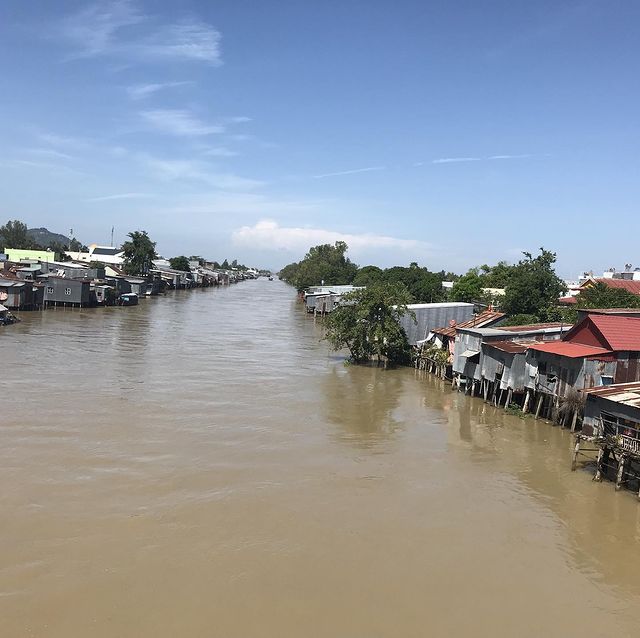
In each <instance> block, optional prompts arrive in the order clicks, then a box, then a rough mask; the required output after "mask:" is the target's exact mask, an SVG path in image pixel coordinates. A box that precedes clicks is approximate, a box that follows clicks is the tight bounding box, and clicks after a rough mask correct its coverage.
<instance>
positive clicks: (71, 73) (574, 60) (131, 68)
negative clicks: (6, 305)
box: [0, 0, 640, 277]
mask: <svg viewBox="0 0 640 638" xmlns="http://www.w3.org/2000/svg"><path fill="white" fill-rule="evenodd" d="M639 23H640V3H638V2H631V1H627V2H622V1H617V0H602V1H595V0H592V1H582V2H572V1H565V2H559V1H544V0H539V1H537V2H524V1H518V0H508V1H507V0H505V1H493V2H492V1H487V2H477V1H475V0H470V1H466V2H465V1H459V2H429V1H418V0H416V1H413V0H404V1H400V2H393V3H392V2H382V1H380V0H368V1H366V2H365V1H358V0H352V1H348V2H344V1H337V0H323V1H322V2H311V1H310V2H301V1H299V0H297V1H289V0H280V1H278V2H274V1H271V2H269V1H266V0H265V1H262V2H255V1H254V2H248V1H246V0H232V1H231V0H229V1H222V0H221V1H218V2H210V1H195V0H191V1H189V0H186V1H183V2H180V3H177V2H162V1H155V2H143V1H134V0H116V1H112V2H109V1H103V2H99V3H96V4H93V3H83V2H71V1H61V0H58V1H57V2H55V3H54V2H45V1H40V2H36V1H24V0H20V1H18V0H5V1H4V2H3V3H2V6H1V7H0V71H1V72H0V95H2V100H0V116H1V117H0V142H1V147H0V164H1V165H2V171H1V172H0V220H1V221H2V222H4V221H5V220H6V219H13V218H19V219H23V220H24V221H26V222H27V223H28V224H29V226H46V227H48V228H49V229H51V230H55V231H58V232H65V233H66V232H67V231H68V229H70V228H73V229H74V232H75V234H76V236H77V237H78V238H80V239H81V240H82V241H84V242H85V243H91V242H99V243H107V242H108V241H109V237H110V232H111V227H112V226H115V229H116V231H115V232H116V242H121V241H123V240H124V238H125V234H126V233H127V232H128V231H129V230H135V229H146V230H147V231H148V232H149V234H150V235H151V236H152V238H154V239H155V240H156V241H157V243H158V250H159V252H161V253H163V254H164V255H166V256H170V255H175V254H182V253H185V254H193V253H197V254H202V255H205V256H208V257H212V258H216V259H223V258H225V257H227V258H229V259H231V258H233V257H237V258H239V259H240V260H241V261H246V262H250V263H255V264H257V265H265V266H271V267H277V266H281V265H283V264H284V263H287V262H289V261H292V260H293V259H299V258H300V257H301V256H302V255H303V254H304V252H305V251H306V249H307V248H308V247H309V246H311V245H314V244H317V243H323V242H325V241H335V240H336V239H345V240H346V241H347V242H348V243H349V245H350V246H351V251H350V252H351V256H352V258H353V259H354V260H355V261H357V262H358V263H360V264H363V265H364V264H366V263H376V264H379V265H392V264H397V263H404V264H408V263H409V262H410V261H418V262H420V263H421V264H424V265H427V266H428V267H430V268H432V269H436V270H439V269H441V268H444V269H447V270H449V269H453V270H456V271H464V270H466V268H468V267H470V266H473V265H476V264H480V263H494V262H496V261H498V260H500V259H507V260H509V261H514V260H517V258H518V256H519V253H520V251H522V250H531V251H535V250H536V249H537V248H538V247H539V246H545V247H546V248H549V249H551V250H554V251H556V252H557V253H558V270H559V272H560V274H562V275H564V276H567V277H575V276H577V274H578V272H579V271H580V270H582V269H591V268H592V269H594V270H596V271H601V270H602V269H604V268H606V267H608V266H612V265H616V266H619V267H620V266H622V265H623V264H624V263H625V262H632V263H635V262H634V260H636V255H637V254H638V249H637V231H638V230H639V223H638V215H637V206H638V202H639V201H640V197H639V195H640V179H639V177H640V176H639V171H638V168H639V157H638V148H639V144H638V143H639V141H640V119H639V118H638V98H639V97H640V88H639V84H638V80H637V69H638V67H639V64H638V63H639V62H640V60H639V58H640V55H639V54H640V40H638V37H637V25H638V24H639ZM636 261H637V262H638V264H639V265H640V259H639V260H636Z"/></svg>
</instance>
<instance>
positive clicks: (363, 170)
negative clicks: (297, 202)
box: [313, 166, 385, 179]
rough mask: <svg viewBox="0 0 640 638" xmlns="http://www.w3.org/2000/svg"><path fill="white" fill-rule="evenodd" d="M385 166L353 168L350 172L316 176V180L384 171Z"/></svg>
mask: <svg viewBox="0 0 640 638" xmlns="http://www.w3.org/2000/svg"><path fill="white" fill-rule="evenodd" d="M384 169H385V167H384V166H366V167H365V168H353V169H351V170H348V171H337V172H336V173H324V174H322V175H314V176H313V178H314V179H324V178H325V177H337V176H339V175H354V174H355V173H369V172H371V171H383V170H384Z"/></svg>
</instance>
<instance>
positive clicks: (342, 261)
mask: <svg viewBox="0 0 640 638" xmlns="http://www.w3.org/2000/svg"><path fill="white" fill-rule="evenodd" d="M347 249H348V246H347V244H346V243H345V242H343V241H337V242H336V243H335V244H334V245H333V246H332V245H331V244H321V245H319V246H314V247H313V248H311V249H309V252H308V253H307V254H306V255H305V257H304V259H303V260H302V261H300V262H298V263H293V264H289V265H288V266H285V267H284V268H283V269H282V270H281V271H280V274H279V277H280V279H282V280H284V281H286V282H288V283H290V284H291V285H292V286H295V287H296V289H297V290H298V291H300V292H301V291H303V290H306V289H307V288H310V287H311V286H320V285H322V282H324V284H325V285H341V284H350V283H352V282H353V279H354V277H355V276H356V273H357V272H358V266H356V264H354V263H353V262H352V261H351V260H350V259H349V258H348V257H346V255H345V253H346V252H347Z"/></svg>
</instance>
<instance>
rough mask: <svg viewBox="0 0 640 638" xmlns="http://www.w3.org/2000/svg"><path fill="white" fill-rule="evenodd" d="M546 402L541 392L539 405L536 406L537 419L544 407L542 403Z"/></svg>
mask: <svg viewBox="0 0 640 638" xmlns="http://www.w3.org/2000/svg"><path fill="white" fill-rule="evenodd" d="M543 403H544V394H540V396H539V397H538V405H537V406H536V419H537V418H538V417H539V416H540V410H541V409H542V404H543Z"/></svg>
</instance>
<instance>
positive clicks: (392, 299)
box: [325, 283, 415, 363]
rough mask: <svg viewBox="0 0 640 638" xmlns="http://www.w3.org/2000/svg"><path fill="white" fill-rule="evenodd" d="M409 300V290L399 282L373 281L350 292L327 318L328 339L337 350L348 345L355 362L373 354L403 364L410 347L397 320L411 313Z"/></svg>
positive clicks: (407, 356) (326, 337) (363, 360)
mask: <svg viewBox="0 0 640 638" xmlns="http://www.w3.org/2000/svg"><path fill="white" fill-rule="evenodd" d="M410 301H411V295H410V294H409V291H408V290H407V289H406V287H405V286H404V285H403V284H398V283H395V284H394V283H374V284H372V285H371V286H369V287H368V288H366V289H362V290H356V291H354V292H352V293H349V294H348V295H345V296H344V297H343V303H344V305H342V306H340V307H339V308H337V309H336V310H334V311H333V312H332V313H331V314H330V315H329V316H328V317H327V319H326V320H325V325H326V329H327V331H326V335H325V339H326V340H327V341H328V342H329V343H330V344H331V347H332V348H333V349H334V350H341V349H342V348H347V349H348V350H349V353H350V355H351V360H352V361H353V362H354V363H363V362H366V361H369V360H371V359H373V358H374V357H376V358H378V359H381V358H383V357H384V358H387V359H388V360H389V362H391V363H404V362H406V361H408V360H409V357H410V347H409V343H408V341H407V335H406V334H405V332H404V330H403V328H402V326H401V325H400V323H399V322H398V319H399V318H400V317H401V316H403V315H404V314H406V313H407V312H410V311H409V310H408V309H407V304H408V303H409V302H410ZM410 314H411V315H412V316H413V313H410ZM414 318H415V317H414Z"/></svg>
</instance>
